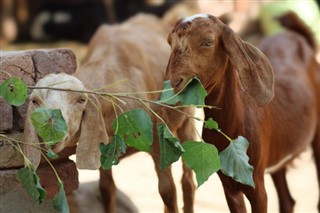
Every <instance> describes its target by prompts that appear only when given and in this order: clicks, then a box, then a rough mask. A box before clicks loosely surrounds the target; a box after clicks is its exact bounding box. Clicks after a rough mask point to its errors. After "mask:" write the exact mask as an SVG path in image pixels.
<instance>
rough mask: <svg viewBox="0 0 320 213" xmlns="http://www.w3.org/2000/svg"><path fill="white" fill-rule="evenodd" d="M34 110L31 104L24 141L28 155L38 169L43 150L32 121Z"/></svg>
mask: <svg viewBox="0 0 320 213" xmlns="http://www.w3.org/2000/svg"><path fill="white" fill-rule="evenodd" d="M32 111H33V107H32V106H30V105H29V107H28V111H27V116H26V121H25V127H24V141H25V142H26V144H25V145H24V148H23V149H24V153H25V155H26V157H27V158H28V159H29V160H30V161H31V163H32V164H33V166H34V168H35V169H36V168H37V167H38V166H39V164H40V160H41V151H40V144H39V138H38V134H37V132H36V130H35V129H34V127H33V125H32V123H31V113H32Z"/></svg>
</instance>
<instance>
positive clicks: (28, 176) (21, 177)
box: [16, 167, 47, 204]
mask: <svg viewBox="0 0 320 213" xmlns="http://www.w3.org/2000/svg"><path fill="white" fill-rule="evenodd" d="M16 177H17V179H18V181H19V182H20V183H21V184H22V186H23V187H24V188H25V189H26V191H27V192H28V194H29V195H30V196H31V197H32V198H33V199H34V200H35V202H37V204H41V203H42V202H43V201H44V199H45V198H46V196H47V192H46V191H45V190H44V189H43V188H42V186H41V184H40V179H39V177H38V175H37V174H36V172H35V170H34V169H33V167H25V168H22V169H19V170H18V172H17V175H16Z"/></svg>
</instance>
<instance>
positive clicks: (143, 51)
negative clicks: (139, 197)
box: [29, 15, 195, 213]
mask: <svg viewBox="0 0 320 213" xmlns="http://www.w3.org/2000/svg"><path fill="white" fill-rule="evenodd" d="M166 27H167V25H166V23H163V22H162V21H161V20H160V19H157V18H155V17H153V16H149V15H138V16H135V17H133V18H131V19H130V20H128V21H127V22H124V23H123V24H121V25H112V26H111V25H102V26H101V27H100V28H99V29H98V31H97V32H96V33H95V35H94V36H93V38H92V39H91V41H90V43H89V47H88V54H87V56H86V58H85V59H84V61H83V64H82V65H81V66H80V67H79V69H78V70H77V71H76V72H75V74H74V76H70V75H63V74H60V75H54V76H48V77H45V78H43V79H42V80H41V81H39V84H41V85H42V84H48V83H53V82H52V81H54V82H59V81H65V82H73V81H79V80H78V79H80V81H81V82H80V81H79V82H78V84H75V85H73V86H70V87H71V88H79V89H80V90H83V89H87V90H96V89H98V90H99V91H103V92H108V93H130V92H146V91H156V90H161V89H162V87H163V82H164V80H165V69H166V64H167V60H168V58H169V54H170V49H169V46H168V45H167V44H166V39H165V38H166V34H167V31H168V30H166V29H167V28H166ZM53 79H54V80H53ZM122 80H127V81H125V82H122V83H121V81H122ZM117 82H118V83H117ZM119 82H120V83H119ZM82 83H83V84H84V85H82ZM79 84H80V85H82V86H80V87H79ZM57 86H59V84H57ZM60 86H61V85H60ZM56 93H59V94H56ZM66 94H67V93H64V92H59V91H55V93H52V95H56V96H60V98H59V100H61V101H58V102H57V100H55V102H54V103H51V102H49V103H48V104H49V107H52V104H53V105H55V107H56V108H61V109H62V111H63V115H64V117H68V116H69V117H70V116H71V114H70V115H69V114H68V113H72V112H70V111H68V110H69V108H70V105H69V102H70V100H69V99H70V96H65V95H66ZM74 94H75V95H77V93H74ZM158 96H159V93H139V94H137V95H136V97H139V98H143V99H148V100H156V99H157V98H158ZM41 97H42V99H43V100H44V101H45V102H46V100H47V99H48V98H49V97H51V96H50V95H48V94H43V95H41ZM84 98H85V101H84V102H83V103H82V104H83V106H82V105H81V107H80V111H79V110H77V109H78V108H77V105H75V106H74V109H73V112H76V113H73V114H72V117H73V120H70V119H69V120H68V119H67V120H68V127H69V126H72V125H74V124H77V125H78V128H73V129H74V130H73V131H72V132H68V135H69V136H68V140H66V141H62V142H60V143H59V144H58V146H59V147H55V149H54V150H55V151H57V152H58V151H61V150H62V149H63V148H64V147H66V146H70V145H74V144H75V142H76V141H77V137H79V135H80V138H85V139H86V144H84V146H82V148H81V147H80V148H79V145H78V148H77V155H79V154H80V153H81V158H78V157H77V164H78V161H81V162H86V161H89V160H90V159H96V158H91V157H92V156H98V157H99V154H100V152H99V150H97V149H96V147H98V146H99V143H100V142H101V141H100V140H96V139H95V138H94V137H95V136H97V133H96V132H95V130H97V129H99V128H100V129H101V128H102V127H103V130H104V131H107V133H108V134H107V135H108V136H109V139H111V138H112V137H113V134H114V132H113V129H112V127H111V124H112V121H113V120H114V119H115V118H116V115H119V114H120V113H121V112H122V111H121V110H119V108H118V107H117V105H119V106H121V108H122V109H123V111H128V110H133V109H136V108H144V109H146V107H145V106H144V105H143V104H141V103H140V102H139V101H135V100H131V99H126V98H124V99H123V101H125V102H126V104H122V103H121V102H119V101H117V100H116V99H114V98H111V97H105V98H101V97H99V101H98V103H95V104H96V106H97V109H101V110H100V111H98V112H99V115H100V117H101V118H102V119H101V120H100V121H99V120H93V119H91V120H90V116H89V114H88V113H86V112H85V113H84V114H83V113H82V112H83V110H84V108H86V104H89V103H91V102H90V101H91V100H92V98H89V99H88V97H84ZM80 100H81V99H80ZM71 102H72V101H71ZM112 102H114V103H116V104H115V106H113V104H112ZM48 104H47V105H48ZM147 105H149V107H151V108H153V110H154V111H156V112H157V113H158V114H159V115H160V116H161V117H162V118H163V119H164V120H165V121H166V123H167V124H168V126H169V128H170V129H171V131H172V132H173V133H174V134H175V135H177V136H178V138H179V139H180V140H181V141H186V140H195V134H194V129H193V125H192V123H191V121H190V120H189V119H188V118H187V117H186V116H184V115H181V114H178V113H177V112H174V111H172V110H168V109H165V108H161V107H157V106H153V105H152V104H148V103H147ZM115 109H116V112H117V113H115ZM146 110H148V109H146ZM78 111H79V112H78ZM30 112H31V111H30ZM30 112H29V114H30ZM90 112H97V111H96V110H94V109H92V107H91V111H90ZM186 113H190V114H192V113H193V109H191V108H190V109H186ZM88 116H89V117H88ZM150 116H151V118H152V121H153V132H154V138H153V139H154V142H153V147H152V151H151V153H150V154H151V157H152V158H153V160H154V163H155V170H156V172H157V175H158V178H159V185H158V189H159V193H160V195H161V197H162V200H163V202H164V205H165V212H178V206H177V196H176V188H175V185H174V181H173V178H172V174H171V167H168V168H166V169H160V153H159V141H158V135H157V134H156V133H157V126H156V125H157V123H158V122H160V121H159V120H158V119H157V117H156V116H154V115H153V114H152V113H150ZM86 117H87V119H86ZM81 118H82V119H81ZM83 119H86V120H87V121H88V122H86V123H83V122H82V121H83ZM83 128H84V129H83ZM87 129H89V130H91V132H88V131H86V132H85V130H87ZM69 130H70V129H69ZM83 132H85V134H86V135H85V134H82V133H83ZM70 142H71V143H70ZM72 142H73V143H72ZM92 147H94V150H93V153H92V152H90V150H88V148H92ZM83 148H87V149H83ZM31 151H32V150H31ZM135 152H137V150H135V149H133V148H130V147H128V149H127V153H126V155H124V156H122V158H123V157H126V156H129V155H130V154H133V153H135ZM31 155H32V153H31V154H30V156H31ZM88 158H90V159H88ZM37 160H38V159H35V161H37ZM99 166H100V161H99V159H98V162H96V164H95V166H94V167H91V168H90V165H86V169H97V168H98V167H99ZM120 166H121V165H120ZM128 181H130V178H128ZM132 184H134V183H132ZM182 188H183V194H184V198H183V199H184V203H185V206H184V212H193V202H194V191H195V186H194V182H193V177H192V171H191V170H190V169H188V168H187V167H186V166H185V165H183V177H182ZM100 191H101V195H102V199H103V200H102V202H103V204H104V206H105V211H106V212H108V213H109V212H115V205H116V203H115V201H116V199H115V198H116V194H115V192H116V186H115V183H114V180H113V177H112V172H111V170H102V169H101V170H100Z"/></svg>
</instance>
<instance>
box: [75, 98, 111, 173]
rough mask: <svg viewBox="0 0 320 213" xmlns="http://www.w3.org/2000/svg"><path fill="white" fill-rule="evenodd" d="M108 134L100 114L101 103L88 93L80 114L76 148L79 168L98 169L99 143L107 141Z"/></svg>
mask: <svg viewBox="0 0 320 213" xmlns="http://www.w3.org/2000/svg"><path fill="white" fill-rule="evenodd" d="M108 142H109V141H108V135H107V131H106V127H105V123H104V119H103V116H102V111H101V105H100V103H99V101H98V99H97V98H96V97H95V96H94V95H89V99H88V103H87V106H86V108H85V110H84V112H83V115H82V121H81V131H80V136H79V141H78V145H77V149H76V164H77V167H78V168H79V169H99V167H100V143H108Z"/></svg>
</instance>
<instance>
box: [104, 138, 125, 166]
mask: <svg viewBox="0 0 320 213" xmlns="http://www.w3.org/2000/svg"><path fill="white" fill-rule="evenodd" d="M100 153H101V155H100V162H101V167H102V169H111V167H112V166H113V165H117V164H118V163H119V157H120V156H121V154H125V153H126V144H125V142H124V141H123V140H122V138H120V137H119V136H118V135H115V136H113V138H112V141H111V142H110V143H109V144H103V143H100Z"/></svg>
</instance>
